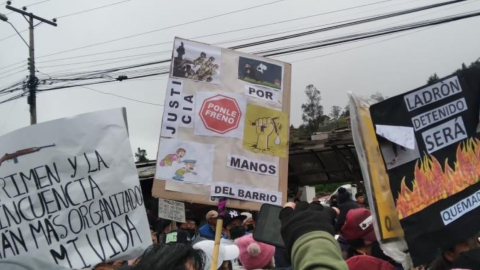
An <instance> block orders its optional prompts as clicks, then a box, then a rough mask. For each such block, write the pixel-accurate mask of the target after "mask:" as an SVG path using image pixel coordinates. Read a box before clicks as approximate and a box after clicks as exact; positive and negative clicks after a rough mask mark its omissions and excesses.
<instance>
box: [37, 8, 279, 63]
mask: <svg viewBox="0 0 480 270" xmlns="http://www.w3.org/2000/svg"><path fill="white" fill-rule="evenodd" d="M283 1H286V0H276V1H273V2H269V3H265V4H261V5H256V6H253V7H248V8H243V9H239V10H234V11H230V12H227V13H222V14H218V15H214V16H210V17H206V18H202V19H198V20H193V21H188V22H185V23H180V24H175V25H171V26H167V27H163V28H159V29H155V30H151V31H147V32H143V33H139V34H134V35H130V36H126V37H121V38H117V39H112V40H107V41H103V42H99V43H94V44H90V45H86V46H82V47H78V48H73V49H69V50H65V51H60V52H56V53H52V54H47V55H42V56H39V57H38V58H43V57H47V56H52V55H57V54H62V53H66V52H73V51H77V50H80V49H85V48H90V47H94V46H98V45H103V44H108V43H111V42H115V41H120V40H125V39H129V38H133V37H138V36H143V35H147V34H151V33H155V32H159V31H163V30H167V29H171V28H175V27H179V26H184V25H188V24H192V23H198V22H202V21H206V20H211V19H214V18H219V17H223V16H227V15H231V14H234V13H239V12H243V11H246V10H251V9H254V8H259V7H264V6H267V5H272V4H276V3H279V2H283Z"/></svg>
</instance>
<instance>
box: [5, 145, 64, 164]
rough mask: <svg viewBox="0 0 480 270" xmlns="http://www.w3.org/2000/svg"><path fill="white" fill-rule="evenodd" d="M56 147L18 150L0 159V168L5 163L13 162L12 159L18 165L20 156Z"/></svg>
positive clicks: (47, 146)
mask: <svg viewBox="0 0 480 270" xmlns="http://www.w3.org/2000/svg"><path fill="white" fill-rule="evenodd" d="M54 146H55V144H51V145H46V146H41V147H31V148H26V149H22V150H18V151H17V152H15V153H13V154H8V153H7V154H5V155H4V156H3V157H1V158H0V166H2V163H3V162H4V161H7V160H12V159H13V162H14V163H15V164H16V163H18V157H20V156H25V155H29V154H31V153H35V152H38V151H40V150H42V149H44V148H49V147H54Z"/></svg>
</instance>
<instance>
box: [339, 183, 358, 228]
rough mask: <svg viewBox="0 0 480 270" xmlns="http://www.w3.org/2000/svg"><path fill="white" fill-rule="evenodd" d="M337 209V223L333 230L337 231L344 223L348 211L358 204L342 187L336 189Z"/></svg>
mask: <svg viewBox="0 0 480 270" xmlns="http://www.w3.org/2000/svg"><path fill="white" fill-rule="evenodd" d="M337 198H338V209H339V210H340V214H338V217H337V223H336V224H335V231H336V232H339V231H340V230H341V229H342V226H343V224H344V223H345V217H346V216H347V213H348V211H350V210H352V209H356V208H358V207H359V206H358V204H357V203H356V202H355V201H353V200H352V196H351V194H350V193H349V192H348V191H347V190H346V189H345V188H343V187H341V188H339V189H338V195H337Z"/></svg>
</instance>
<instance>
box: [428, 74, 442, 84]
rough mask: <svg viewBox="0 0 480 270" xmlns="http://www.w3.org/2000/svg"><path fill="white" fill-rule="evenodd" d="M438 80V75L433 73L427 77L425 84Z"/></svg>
mask: <svg viewBox="0 0 480 270" xmlns="http://www.w3.org/2000/svg"><path fill="white" fill-rule="evenodd" d="M439 81H440V78H439V77H438V75H437V73H433V75H432V76H430V77H428V81H427V84H428V85H431V84H435V83H437V82H439Z"/></svg>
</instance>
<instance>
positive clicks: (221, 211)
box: [210, 197, 227, 270]
mask: <svg viewBox="0 0 480 270" xmlns="http://www.w3.org/2000/svg"><path fill="white" fill-rule="evenodd" d="M226 205H227V198H225V197H221V198H220V200H219V201H218V220H217V226H216V227H215V245H214V247H213V256H212V264H211V265H210V270H217V269H218V267H219V266H218V265H217V260H218V255H219V251H220V241H221V240H222V229H223V217H224V216H225V210H226Z"/></svg>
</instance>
